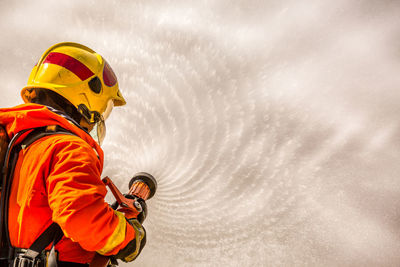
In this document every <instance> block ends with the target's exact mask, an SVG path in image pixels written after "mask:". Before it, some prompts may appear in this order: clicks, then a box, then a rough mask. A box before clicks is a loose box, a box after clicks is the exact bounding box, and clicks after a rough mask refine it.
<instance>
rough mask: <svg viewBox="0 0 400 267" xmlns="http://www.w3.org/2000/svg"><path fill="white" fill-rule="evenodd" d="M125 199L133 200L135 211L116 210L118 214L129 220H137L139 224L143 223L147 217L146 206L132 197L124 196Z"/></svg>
mask: <svg viewBox="0 0 400 267" xmlns="http://www.w3.org/2000/svg"><path fill="white" fill-rule="evenodd" d="M124 196H125V197H126V198H129V199H133V200H134V204H135V208H136V210H132V209H128V208H125V207H120V208H118V211H119V212H123V213H125V217H126V218H127V219H128V220H129V219H137V220H138V221H139V222H140V223H143V221H144V219H146V217H147V205H146V202H145V201H144V200H143V199H141V198H137V197H135V196H132V195H124Z"/></svg>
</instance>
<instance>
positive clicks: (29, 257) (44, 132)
mask: <svg viewBox="0 0 400 267" xmlns="http://www.w3.org/2000/svg"><path fill="white" fill-rule="evenodd" d="M55 134H68V135H75V134H73V133H71V132H70V131H67V130H66V129H64V128H62V127H60V126H58V125H51V126H44V127H39V128H31V129H26V130H23V131H20V132H18V133H17V134H15V135H14V137H13V138H12V139H11V141H10V142H9V144H8V147H7V150H6V152H5V157H4V163H3V166H1V167H2V171H1V178H0V186H1V199H0V266H16V267H17V266H29V267H30V266H45V265H46V261H47V265H46V266H49V267H52V266H57V256H56V253H55V249H54V246H55V245H56V243H57V242H58V241H60V240H61V238H62V237H63V235H64V234H63V232H62V230H61V228H60V226H59V225H58V224H56V223H55V222H53V223H52V224H51V225H50V226H49V227H48V228H47V229H46V230H44V231H43V233H42V234H41V235H40V236H39V237H38V238H37V239H36V240H35V241H34V242H33V244H32V245H31V247H30V248H29V249H19V248H14V247H12V246H11V242H10V236H9V232H8V206H9V205H8V204H9V196H10V191H11V184H12V178H13V175H14V169H15V165H16V163H17V160H18V154H19V152H20V151H21V149H25V148H27V147H28V146H30V145H31V144H32V143H34V142H35V141H37V140H38V139H40V138H42V137H45V136H49V135H55ZM0 160H1V159H0ZM52 242H53V244H52V248H51V250H50V252H45V251H44V250H45V248H46V247H47V246H49V245H50V244H51V243H52Z"/></svg>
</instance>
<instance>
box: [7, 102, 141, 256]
mask: <svg viewBox="0 0 400 267" xmlns="http://www.w3.org/2000/svg"><path fill="white" fill-rule="evenodd" d="M0 124H2V125H5V126H6V130H7V133H8V135H9V137H10V138H12V136H13V135H14V134H16V133H17V132H19V131H21V130H24V129H28V128H34V127H42V126H47V125H60V126H61V127H63V128H65V129H67V130H69V131H71V132H73V133H75V134H76V135H77V136H71V135H65V134H57V135H51V136H47V137H43V138H41V139H39V140H37V141H36V142H34V143H33V144H32V145H30V146H29V147H28V148H26V149H23V150H21V151H20V153H19V157H18V161H17V164H16V167H15V173H14V177H13V183H12V188H11V194H10V206H9V222H8V225H9V232H10V239H11V243H12V245H13V246H15V247H19V248H28V247H29V246H30V245H31V244H32V243H33V241H34V240H35V239H36V238H37V237H38V236H39V235H40V233H41V232H42V231H44V230H45V229H46V228H47V227H48V226H49V225H50V224H51V223H52V222H53V221H54V222H56V223H58V224H59V225H60V227H61V229H62V230H63V232H64V235H65V236H64V238H63V239H62V240H61V241H60V242H59V243H58V244H57V246H56V250H58V251H59V259H60V260H61V261H69V262H78V263H88V262H90V261H91V259H92V257H93V256H94V252H95V251H98V252H100V253H101V254H104V255H113V254H116V253H118V251H119V250H120V249H122V248H124V247H125V246H126V245H127V244H128V243H129V241H131V240H132V239H133V238H134V237H135V233H134V229H133V228H132V226H131V225H129V224H127V223H126V220H125V217H124V215H123V214H121V213H119V212H116V211H114V210H112V209H111V208H110V207H109V205H108V204H107V203H106V202H105V201H104V197H105V195H106V193H107V190H106V187H105V186H104V184H103V183H102V181H101V176H100V175H101V172H102V168H103V151H102V149H101V148H100V147H99V145H98V144H97V143H96V142H95V141H94V140H93V139H92V138H91V136H90V135H88V134H87V133H86V132H85V131H83V130H81V129H79V128H78V127H76V126H74V125H73V124H71V123H70V122H68V120H66V119H65V118H63V117H61V116H59V115H57V114H55V113H53V112H51V111H49V110H48V109H47V108H46V107H44V106H41V105H37V104H23V105H20V106H17V107H14V108H8V109H0ZM78 136H79V137H78Z"/></svg>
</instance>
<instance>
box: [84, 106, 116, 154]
mask: <svg viewBox="0 0 400 267" xmlns="http://www.w3.org/2000/svg"><path fill="white" fill-rule="evenodd" d="M113 107H114V101H113V100H112V99H110V100H109V101H108V103H107V107H106V109H105V111H104V112H103V114H101V116H100V119H99V120H98V121H97V122H96V124H95V125H94V127H93V129H92V130H91V131H90V135H91V136H92V138H93V139H94V140H95V141H96V142H97V143H98V144H99V145H100V146H101V145H102V143H103V141H104V138H105V137H106V124H105V120H106V119H107V118H108V117H109V116H110V113H111V111H112V109H113Z"/></svg>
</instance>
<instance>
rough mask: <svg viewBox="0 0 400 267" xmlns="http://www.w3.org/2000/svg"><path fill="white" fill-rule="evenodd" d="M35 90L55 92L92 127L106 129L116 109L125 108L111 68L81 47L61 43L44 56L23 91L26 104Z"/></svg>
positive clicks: (101, 58)
mask: <svg viewBox="0 0 400 267" xmlns="http://www.w3.org/2000/svg"><path fill="white" fill-rule="evenodd" d="M33 88H43V89H48V90H52V91H54V92H56V93H57V94H59V95H61V96H63V97H64V98H65V99H67V100H68V101H69V102H71V104H73V105H74V106H75V107H76V109H77V110H78V111H79V112H80V113H81V114H82V116H83V117H84V118H85V119H86V121H87V122H88V123H89V124H94V123H98V122H102V123H101V124H103V125H102V126H103V127H104V120H105V119H106V118H107V117H108V115H109V113H110V112H111V110H112V108H113V106H122V105H125V104H126V102H125V99H124V98H123V96H122V95H121V92H120V91H119V87H118V81H117V78H116V76H115V74H114V72H113V70H112V68H111V67H110V65H109V64H108V63H107V62H106V61H105V60H104V58H103V57H102V56H100V55H99V54H97V53H96V52H95V51H93V50H92V49H90V48H88V47H86V46H84V45H81V44H78V43H72V42H64V43H59V44H56V45H53V46H52V47H50V48H49V49H48V50H47V51H46V52H45V53H44V54H43V55H42V57H41V58H40V60H39V62H38V63H37V64H36V65H35V66H34V67H33V69H32V72H31V74H30V76H29V79H28V84H27V86H25V87H24V88H23V89H22V91H21V96H22V99H23V100H24V101H25V103H26V102H30V101H31V100H32V98H33V97H34V96H35V93H34V90H32V89H33ZM78 123H79V122H78ZM104 130H105V129H104Z"/></svg>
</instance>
